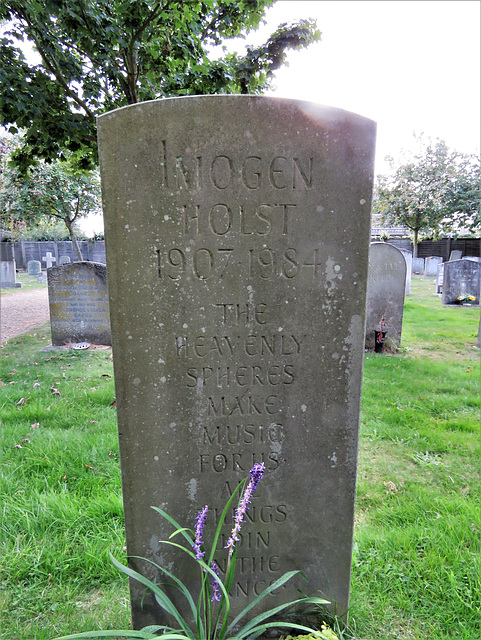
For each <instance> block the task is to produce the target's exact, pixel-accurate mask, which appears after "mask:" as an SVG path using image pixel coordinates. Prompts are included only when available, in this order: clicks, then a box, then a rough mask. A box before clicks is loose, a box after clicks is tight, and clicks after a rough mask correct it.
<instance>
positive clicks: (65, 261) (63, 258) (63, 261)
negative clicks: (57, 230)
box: [58, 256, 70, 265]
mask: <svg viewBox="0 0 481 640" xmlns="http://www.w3.org/2000/svg"><path fill="white" fill-rule="evenodd" d="M58 264H59V265H62V264H70V258H69V256H60V258H59V259H58Z"/></svg>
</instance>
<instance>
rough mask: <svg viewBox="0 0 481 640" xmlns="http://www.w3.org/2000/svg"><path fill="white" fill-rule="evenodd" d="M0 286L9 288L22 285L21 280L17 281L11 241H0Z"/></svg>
mask: <svg viewBox="0 0 481 640" xmlns="http://www.w3.org/2000/svg"><path fill="white" fill-rule="evenodd" d="M0 286H1V287H4V288H10V289H13V288H17V287H21V286H22V283H21V282H17V271H16V268H15V256H14V253H13V245H12V243H11V242H0Z"/></svg>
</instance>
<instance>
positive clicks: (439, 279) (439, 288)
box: [436, 262, 446, 293]
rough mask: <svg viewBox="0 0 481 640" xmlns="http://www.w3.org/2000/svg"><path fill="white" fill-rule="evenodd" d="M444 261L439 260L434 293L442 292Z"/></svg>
mask: <svg viewBox="0 0 481 640" xmlns="http://www.w3.org/2000/svg"><path fill="white" fill-rule="evenodd" d="M445 264H446V263H443V262H441V263H440V264H438V275H437V277H436V293H442V291H443V282H444V265H445Z"/></svg>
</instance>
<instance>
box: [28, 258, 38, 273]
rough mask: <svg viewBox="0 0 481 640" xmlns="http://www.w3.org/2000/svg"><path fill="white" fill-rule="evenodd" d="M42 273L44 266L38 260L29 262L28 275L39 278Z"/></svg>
mask: <svg viewBox="0 0 481 640" xmlns="http://www.w3.org/2000/svg"><path fill="white" fill-rule="evenodd" d="M41 271H42V265H41V263H40V262H39V261H38V260H29V261H28V262H27V273H28V275H29V276H37V275H38V274H39V273H40V272H41Z"/></svg>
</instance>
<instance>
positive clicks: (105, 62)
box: [0, 0, 320, 169]
mask: <svg viewBox="0 0 481 640" xmlns="http://www.w3.org/2000/svg"><path fill="white" fill-rule="evenodd" d="M273 3H274V0H184V1H179V0H81V1H80V0H79V1H78V2H69V1H58V0H41V1H40V0H7V2H5V3H2V6H1V7H0V22H2V21H5V23H6V25H5V27H4V33H3V35H2V36H0V84H1V87H2V90H1V92H0V124H3V125H4V126H6V127H8V128H9V131H10V132H11V133H15V132H16V131H17V130H18V129H23V130H24V131H25V137H24V144H23V145H22V147H21V148H20V149H18V150H17V151H16V153H15V156H14V160H15V162H16V164H17V166H19V167H21V168H24V169H25V168H26V167H28V166H30V165H31V164H32V163H34V162H35V161H36V159H38V158H43V159H46V160H49V161H50V160H52V159H55V158H60V159H62V158H63V157H64V155H65V151H68V152H70V153H73V154H75V160H76V162H77V166H79V167H80V168H87V169H88V168H92V167H93V166H94V165H95V164H96V162H97V143H96V125H95V117H96V116H97V115H99V114H101V113H103V112H105V111H109V110H111V109H114V108H116V107H121V106H125V105H130V104H135V103H137V102H141V101H144V100H152V99H157V98H163V97H167V96H183V95H199V94H210V93H262V92H263V91H265V90H266V89H267V88H268V87H269V85H270V83H271V81H272V79H273V75H274V72H275V71H276V69H278V68H279V67H280V66H282V65H283V64H284V63H285V60H286V51H287V50H288V49H299V48H302V47H306V46H308V45H309V44H310V43H312V42H315V41H316V40H319V39H320V32H319V31H318V29H317V26H316V23H315V21H313V20H310V19H307V20H300V21H299V22H298V23H297V24H294V25H290V26H289V25H287V24H282V25H280V26H279V28H278V29H277V30H276V32H275V33H274V34H272V35H271V37H270V38H269V39H268V40H267V42H266V43H265V44H264V45H262V46H259V47H247V50H246V52H245V54H243V55H241V54H238V53H227V52H226V51H225V50H224V52H223V55H222V56H221V57H216V54H215V49H216V48H217V49H218V45H221V44H222V43H223V42H224V40H225V39H228V38H233V37H239V36H240V37H244V36H245V35H246V34H247V33H249V32H250V31H251V30H253V29H255V28H257V27H258V26H259V24H260V22H261V20H262V19H263V16H264V14H265V12H266V10H267V8H268V7H270V6H271V5H272V4H273ZM23 42H27V43H29V44H30V45H32V46H33V48H34V49H35V50H36V51H37V52H38V54H39V55H40V61H39V62H31V61H30V60H27V59H26V58H25V56H24V54H23V52H22V48H21V44H22V43H23Z"/></svg>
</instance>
